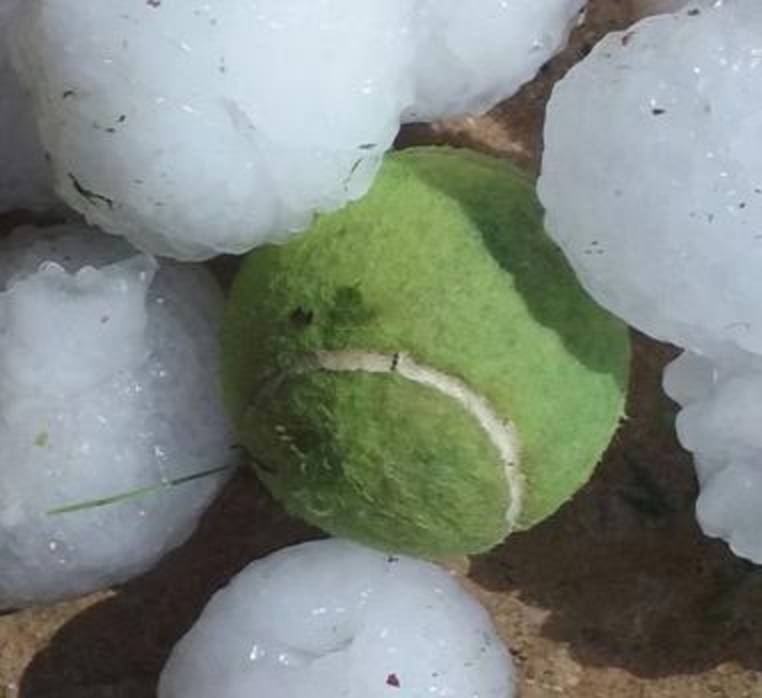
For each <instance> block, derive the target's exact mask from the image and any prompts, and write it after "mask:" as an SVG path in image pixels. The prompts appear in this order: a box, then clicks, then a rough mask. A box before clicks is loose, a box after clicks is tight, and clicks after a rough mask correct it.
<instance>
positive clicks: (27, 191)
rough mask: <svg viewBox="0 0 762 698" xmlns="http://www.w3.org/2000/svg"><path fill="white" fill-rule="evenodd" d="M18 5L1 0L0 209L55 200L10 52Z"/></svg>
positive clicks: (28, 102)
mask: <svg viewBox="0 0 762 698" xmlns="http://www.w3.org/2000/svg"><path fill="white" fill-rule="evenodd" d="M18 6H19V0H0V213H3V212H5V211H9V210H12V209H21V208H24V209H31V210H41V209H44V208H47V207H49V206H51V205H53V204H54V196H53V181H52V177H51V173H50V167H49V165H48V163H47V162H46V161H45V154H44V152H43V149H42V145H41V144H40V141H39V137H38V135H37V129H36V128H35V125H34V118H33V115H32V104H31V99H30V97H29V96H28V95H27V94H26V93H25V92H24V90H23V89H22V87H21V85H20V84H19V80H18V77H17V76H16V72H15V71H14V70H13V67H12V66H11V61H10V55H9V52H8V38H7V31H8V25H9V22H10V20H11V18H12V16H13V15H14V13H15V12H16V11H17V9H18Z"/></svg>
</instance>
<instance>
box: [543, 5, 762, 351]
mask: <svg viewBox="0 0 762 698" xmlns="http://www.w3.org/2000/svg"><path fill="white" fill-rule="evenodd" d="M760 36H762V3H760V2H758V0H732V2H725V3H722V2H720V3H714V4H712V5H709V4H707V3H704V4H703V5H701V6H700V7H699V6H691V7H689V8H688V9H685V10H683V11H682V12H680V13H678V14H674V15H660V16H657V17H650V18H648V19H645V20H643V21H642V22H640V23H638V24H636V25H635V26H634V27H632V28H631V29H630V30H629V31H627V32H622V33H615V34H611V35H609V36H608V37H606V38H605V39H604V40H603V41H602V42H601V43H600V44H598V46H597V47H596V48H595V49H594V50H593V52H592V53H591V54H590V55H589V56H588V57H587V58H586V59H585V60H583V61H582V62H581V63H580V64H578V65H577V66H576V67H575V68H573V69H572V70H571V71H570V73H569V74H568V76H567V77H566V78H565V79H563V80H562V81H561V82H560V83H559V84H558V85H557V87H556V88H555V90H554V92H553V96H552V99H551V101H550V105H549V108H548V117H547V121H546V126H545V153H544V156H543V166H542V176H541V177H540V181H539V193H540V198H541V199H542V201H543V203H544V205H545V207H546V209H547V219H546V224H547V228H548V231H549V233H550V234H551V235H552V236H553V237H554V238H555V239H556V240H557V242H558V243H559V244H560V245H561V246H562V247H563V249H564V250H565V252H566V253H567V255H568V257H569V258H570V260H571V262H572V264H573V265H574V267H575V269H576V271H577V273H578V275H579V276H580V278H581V280H582V282H583V283H584V284H585V285H586V287H587V288H588V290H589V291H590V292H591V294H592V295H593V296H594V297H595V298H596V300H598V301H599V302H600V303H601V304H602V305H604V306H606V307H607V308H609V309H610V310H612V311H613V312H614V313H616V314H617V315H619V316H620V317H622V318H624V319H625V320H627V321H628V322H629V323H630V324H631V325H634V326H635V327H638V328H640V329H641V330H643V331H645V332H647V333H649V334H651V335H652V336H654V337H657V338H659V339H662V340H666V341H669V342H672V343H674V344H677V345H679V346H682V347H686V348H688V349H690V350H692V351H694V352H697V353H712V352H716V351H720V350H721V348H722V347H723V345H732V346H736V347H738V348H740V349H743V350H746V351H750V352H757V353H762V313H760V312H759V311H760V300H759V298H760V294H761V293H762V158H760V156H759V146H758V141H759V134H760V133H762V110H760V108H759V105H760V104H762V79H760V77H761V76H762V55H760V50H759V47H760V42H759V37H760Z"/></svg>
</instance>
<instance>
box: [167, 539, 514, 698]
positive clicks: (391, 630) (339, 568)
mask: <svg viewBox="0 0 762 698" xmlns="http://www.w3.org/2000/svg"><path fill="white" fill-rule="evenodd" d="M512 673H513V671H512V665H511V660H510V655H509V654H508V652H507V651H506V648H505V647H504V645H503V644H502V642H501V641H500V638H499V637H498V635H497V633H496V631H495V628H494V626H493V625H492V623H491V621H490V619H489V616H488V615H487V613H486V612H485V610H484V609H483V608H482V607H481V606H479V605H478V604H477V603H476V601H474V600H473V599H472V598H470V597H469V596H468V595H467V594H466V593H465V592H464V591H463V589H462V588H461V587H460V586H459V585H458V583H457V582H456V581H455V579H454V578H453V577H452V575H450V574H448V573H447V572H445V571H444V570H442V569H440V568H438V567H436V566H434V565H432V564H430V563H426V562H421V561H418V560H413V559H410V558H405V557H388V556H387V555H384V554H382V553H378V552H375V551H371V550H368V549H366V548H362V547H360V546H357V545H354V544H352V543H348V542H345V541H341V540H328V541H320V542H315V543H306V544H303V545H299V546H295V547H292V548H288V549H286V550H282V551H280V552H278V553H275V554H274V555H271V556H270V557H267V558H265V559H264V560H260V561H258V562H255V563H254V564H252V565H250V566H249V567H248V568H247V569H246V570H244V571H243V572H242V573H241V574H240V575H239V576H238V577H236V578H235V579H234V580H233V582H232V583H231V585H230V586H229V587H228V588H226V589H224V590H223V591H221V592H219V593H218V594H217V595H216V596H215V597H214V598H213V599H212V601H211V603H210V604H209V605H208V606H207V608H206V610H205V611H204V612H203V614H202V615H201V618H200V620H199V621H198V623H197V624H196V625H195V626H194V627H193V629H192V630H191V631H190V632H189V633H188V634H187V635H186V636H185V637H184V638H183V639H182V640H181V641H180V643H179V644H178V645H177V647H175V649H174V652H173V653H172V656H171V657H170V659H169V663H168V664H167V666H166V667H165V669H164V672H163V674H162V677H161V681H160V685H159V697H160V698H208V696H211V695H214V696H219V698H242V697H243V696H279V698H307V697H309V698H338V696H341V697H342V698H388V697H389V696H399V698H408V697H410V698H412V697H413V696H462V697H463V698H466V697H468V698H471V697H472V696H474V697H475V696H478V697H479V698H510V697H511V696H512V695H513V686H512V684H513V680H512Z"/></svg>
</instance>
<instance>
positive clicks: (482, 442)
mask: <svg viewBox="0 0 762 698" xmlns="http://www.w3.org/2000/svg"><path fill="white" fill-rule="evenodd" d="M541 220H542V212H541V209H540V207H539V205H538V203H537V200H536V198H535V196H534V191H533V187H532V183H531V182H530V181H529V180H527V179H526V178H525V177H524V176H523V175H522V174H521V173H519V172H517V171H516V170H515V169H514V168H512V167H511V166H510V165H509V164H508V163H506V162H505V161H501V160H498V159H495V158H489V157H486V156H482V155H478V154H476V153H471V152H468V151H458V150H450V149H445V148H415V149H410V150H405V151H402V152H401V153H395V154H393V155H390V156H388V157H387V160H386V162H385V163H384V167H383V169H382V170H381V173H380V175H379V177H378V179H377V180H376V182H375V184H374V187H373V189H372V190H371V191H370V193H369V194H368V195H367V196H366V197H365V198H364V199H363V200H362V201H359V202H354V203H352V204H349V205H348V206H347V207H346V208H344V209H343V210H342V211H338V212H336V213H333V214H331V215H326V216H322V217H320V218H318V220H317V221H316V223H315V224H314V226H313V227H312V228H311V229H310V231H309V233H308V234H307V235H305V236H303V237H300V238H298V239H296V240H293V241H291V242H289V243H288V244H286V245H266V246H263V247H261V248H259V249H257V250H254V251H253V252H251V253H250V254H249V256H248V258H247V260H246V262H245V263H244V265H243V268H242V270H241V272H240V274H239V276H238V278H237V279H236V282H235V284H234V288H233V290H232V292H231V298H230V302H229V304H228V309H227V314H226V322H225V324H224V330H223V359H224V364H223V365H224V371H223V374H224V383H225V390H226V397H227V399H228V404H229V407H230V410H231V413H232V414H233V416H234V419H235V420H236V424H237V426H238V429H239V433H240V435H241V436H240V438H241V440H242V443H244V444H245V445H246V446H247V447H248V449H249V451H250V453H251V454H252V460H253V462H254V464H255V466H256V467H257V470H258V472H259V475H260V477H261V478H262V479H263V480H264V481H265V483H266V484H267V485H268V486H269V487H270V488H271V489H272V491H273V492H274V493H275V494H276V495H277V496H278V497H279V498H281V499H282V500H284V501H285V502H286V505H287V506H288V507H289V508H290V510H291V511H292V512H294V513H297V514H299V515H300V516H303V517H305V518H306V519H308V520H309V521H311V522H312V523H314V524H315V525H318V526H321V527H323V528H324V529H326V530H328V531H330V532H332V533H334V534H336V535H341V536H345V537H348V538H353V539H355V540H358V541H360V542H364V543H367V544H371V545H374V546H379V547H382V548H384V549H386V550H391V551H400V552H407V553H411V554H416V555H423V556H436V555H449V554H463V553H472V552H477V551H483V550H486V549H488V548H491V547H493V546H494V545H496V544H497V543H499V542H500V541H501V540H502V539H503V538H504V537H505V536H506V535H507V534H508V533H509V532H510V531H511V530H514V529H515V528H527V527H529V526H531V525H533V524H535V523H537V522H538V521H540V520H541V519H543V518H545V517H547V516H549V515H550V514H551V513H553V512H554V511H555V510H556V509H557V508H558V507H559V506H560V505H561V504H562V503H563V502H564V501H566V500H567V499H568V498H569V497H571V495H572V494H573V493H574V492H575V491H576V490H577V489H578V488H579V487H581V486H582V484H584V483H585V482H586V481H587V479H588V477H589V476H590V474H591V472H592V470H593V468H594V466H595V464H596V463H597V462H598V460H599V458H600V455H601V453H602V452H603V450H604V449H605V448H606V446H607V445H608V443H609V440H610V438H611V435H612V433H613V432H614V431H615V429H616V427H617V424H618V421H619V418H620V417H621V415H622V413H623V409H624V393H625V391H626V385H627V374H628V367H629V343H628V337H627V331H626V328H625V327H624V325H623V324H622V323H620V322H618V321H617V320H615V319H614V318H612V317H611V316H610V315H609V314H608V313H606V312H604V311H602V310H601V309H600V308H599V307H598V306H597V305H596V304H595V303H593V302H592V301H591V300H590V298H589V297H588V296H587V295H586V294H585V293H584V292H583V291H582V289H581V287H580V286H579V284H578V283H577V281H576V279H575V278H574V274H573V273H572V271H571V269H570V268H569V266H568V265H567V263H566V261H565V260H564V258H563V255H562V254H561V253H560V251H559V250H558V248H557V247H556V246H555V245H553V244H552V243H551V242H550V241H549V240H548V239H547V238H546V237H545V235H544V234H543V231H542V226H541ZM326 352H327V353H328V357H327V358H328V361H330V357H331V356H333V357H335V358H337V359H338V361H339V363H343V364H344V366H345V368H343V369H342V368H341V366H337V367H336V368H337V369H338V370H327V369H326V362H325V361H323V363H322V365H320V366H318V365H316V363H317V362H319V361H320V359H317V361H316V360H315V357H316V356H318V355H325V353H326ZM358 352H359V353H361V354H362V353H366V354H367V353H375V354H376V355H378V354H381V355H383V356H382V357H381V359H380V360H377V361H376V363H381V364H383V365H382V366H381V367H380V368H381V370H380V371H376V370H375V369H366V368H363V367H362V366H361V365H360V364H359V362H358V361H354V364H355V369H360V370H352V369H351V368H347V367H348V366H351V365H352V363H353V361H352V356H353V353H358ZM347 353H348V354H349V356H348V358H347V356H346V355H347ZM395 355H399V356H398V358H397V359H394V356H395ZM342 357H344V358H342ZM384 357H386V358H384ZM324 358H325V356H324ZM344 359H347V360H344ZM305 361H306V365H305ZM310 361H312V364H310ZM411 362H415V363H417V364H418V366H420V367H424V368H426V369H428V370H431V371H437V372H439V373H440V374H442V375H443V376H445V377H447V378H449V379H451V380H452V379H454V380H457V381H460V382H461V383H462V384H463V385H465V387H466V388H468V389H469V390H470V391H471V392H472V393H474V394H476V395H477V396H478V398H479V399H480V400H482V401H483V402H485V403H486V404H487V405H488V406H489V408H490V409H491V410H492V412H493V414H494V415H495V420H496V421H498V422H499V423H500V424H501V425H502V426H503V427H504V428H505V429H506V430H507V431H509V432H510V434H511V435H510V436H509V439H511V440H512V441H513V443H514V449H513V450H514V454H513V457H512V458H510V459H506V458H505V457H504V453H502V452H501V451H500V449H499V447H498V446H499V443H498V442H497V440H496V439H495V438H494V434H490V432H489V429H487V428H485V427H484V421H483V420H482V418H481V417H478V416H477V415H475V413H474V412H473V411H469V410H467V409H466V408H464V406H463V404H462V403H460V402H458V401H457V400H456V399H453V397H452V396H451V394H448V393H446V392H445V390H443V388H442V381H441V380H440V381H439V382H438V385H437V382H436V381H434V382H429V383H428V384H422V383H421V382H415V380H413V378H411V373H410V371H409V369H410V366H411ZM435 386H437V387H435ZM549 395H552V396H553V397H552V399H548V396H549Z"/></svg>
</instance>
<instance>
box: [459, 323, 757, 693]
mask: <svg viewBox="0 0 762 698" xmlns="http://www.w3.org/2000/svg"><path fill="white" fill-rule="evenodd" d="M635 347H636V351H635V362H634V369H633V372H634V375H633V381H632V384H633V390H632V393H631V395H630V400H629V406H628V410H627V414H628V417H629V418H628V420H627V422H626V423H625V424H624V426H623V428H622V429H621V430H620V432H619V434H618V436H617V438H616V439H615V441H614V443H613V444H612V446H611V448H610V449H609V452H608V454H607V456H606V458H605V460H604V462H603V463H602V465H601V466H600V467H599V469H598V471H597V473H596V475H595V476H594V477H593V479H592V480H591V482H590V483H589V485H588V486H587V487H586V488H584V489H583V490H582V491H581V492H580V493H579V494H578V495H577V496H576V497H575V498H574V499H573V500H572V501H571V502H569V503H568V504H567V505H565V506H564V507H563V508H562V509H561V510H560V511H559V512H558V513H557V514H556V515H555V516H554V517H552V518H551V519H550V520H548V521H546V522H545V523H543V524H541V525H540V526H538V527H536V528H534V529H532V530H531V531H528V532H525V533H519V534H515V535H513V536H511V537H510V538H509V539H508V540H507V541H506V542H505V543H504V544H503V545H502V546H500V547H498V548H497V549H495V550H494V551H492V552H491V553H488V554H486V555H482V556H479V557H477V558H474V559H473V561H472V565H471V573H470V576H471V578H472V579H473V581H474V582H476V584H478V585H479V586H481V587H484V588H486V589H489V590H491V591H498V592H507V593H513V594H516V595H517V596H518V598H519V600H520V601H521V603H522V605H525V606H530V607H533V608H537V609H541V610H543V611H545V612H546V617H545V619H544V621H543V624H542V630H541V632H542V634H543V635H545V636H546V637H547V638H549V639H550V640H552V641H553V642H557V643H563V644H564V645H565V646H567V647H568V648H569V651H570V653H571V655H572V657H573V659H574V660H576V661H577V662H578V663H579V664H581V665H582V666H583V667H584V666H597V667H618V668H622V669H625V670H626V671H628V672H630V673H631V674H634V675H635V676H638V677H641V678H646V679H649V678H660V677H668V676H678V675H684V674H698V673H702V672H704V671H707V670H709V669H712V668H714V667H716V666H718V665H720V664H724V663H726V662H736V663H738V664H739V665H741V666H742V667H744V668H745V669H749V670H755V671H760V670H762V567H758V566H755V565H752V564H751V563H749V562H746V561H744V560H741V559H738V558H736V557H734V556H733V554H732V553H731V552H730V550H729V549H728V548H727V546H726V545H725V544H724V543H723V542H721V541H715V540H710V539H708V538H706V537H705V536H704V535H703V534H702V532H701V531H700V529H699V528H698V526H697V524H696V521H695V515H694V504H695V498H696V495H697V486H696V483H695V478H694V471H693V466H692V463H691V459H690V456H689V454H687V453H685V452H684V451H682V450H681V449H680V447H679V445H678V444H677V443H676V441H675V438H674V429H673V424H674V409H675V407H674V405H672V403H671V402H670V401H669V400H668V398H666V397H664V396H663V394H662V393H661V389H660V377H661V370H662V366H663V365H664V363H666V361H668V360H669V359H671V358H672V356H673V355H674V353H675V352H674V350H673V349H670V348H667V347H662V346H659V345H657V344H656V343H654V342H650V341H647V340H645V339H643V338H636V345H635Z"/></svg>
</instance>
